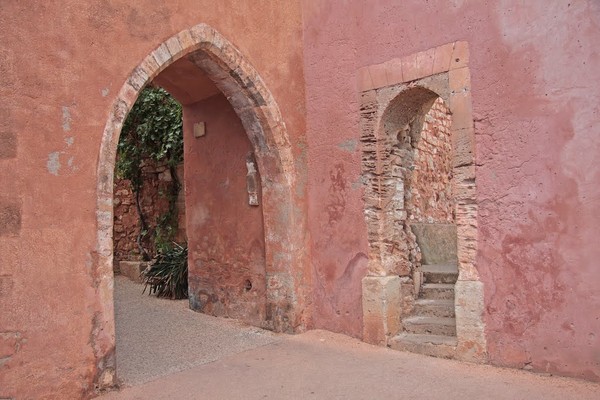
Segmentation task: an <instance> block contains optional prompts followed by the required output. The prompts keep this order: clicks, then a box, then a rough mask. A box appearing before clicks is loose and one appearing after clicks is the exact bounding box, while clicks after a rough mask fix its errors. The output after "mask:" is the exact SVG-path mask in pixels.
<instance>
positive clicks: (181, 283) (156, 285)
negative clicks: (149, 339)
mask: <svg viewBox="0 0 600 400" xmlns="http://www.w3.org/2000/svg"><path fill="white" fill-rule="evenodd" d="M187 255H188V248H187V244H184V245H179V244H177V243H173V246H171V247H170V248H168V249H165V250H163V251H161V252H160V253H159V254H158V256H157V257H156V259H155V261H153V262H152V264H150V266H149V267H148V268H147V269H146V271H144V272H143V279H144V283H145V286H144V291H143V292H142V293H144V292H146V289H148V288H149V291H148V293H149V294H155V295H156V296H157V297H166V298H169V299H173V300H174V299H187V297H188V266H187Z"/></svg>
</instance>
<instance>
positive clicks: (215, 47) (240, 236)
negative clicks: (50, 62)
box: [92, 24, 306, 387]
mask: <svg viewBox="0 0 600 400" xmlns="http://www.w3.org/2000/svg"><path fill="white" fill-rule="evenodd" d="M151 82H152V83H153V84H154V85H157V86H160V87H163V88H165V89H166V90H167V91H168V92H169V93H171V94H172V95H173V96H174V97H175V98H176V99H177V100H178V101H179V102H180V103H181V104H182V106H183V116H184V117H183V131H184V159H185V163H184V168H183V170H184V173H183V175H184V179H183V180H184V186H185V204H186V206H185V220H186V234H187V239H188V247H189V255H188V267H189V305H190V308H192V309H193V310H196V311H201V312H203V313H208V314H211V315H215V316H225V317H232V318H236V319H241V320H243V321H244V322H247V323H250V324H252V325H255V326H260V327H263V328H268V329H271V330H275V331H280V332H295V331H301V330H303V329H304V327H305V325H306V316H305V314H304V310H303V309H304V297H303V296H305V294H304V293H305V292H304V291H303V290H302V289H300V287H301V286H302V283H301V282H300V279H301V277H302V274H301V273H298V272H299V271H300V270H301V268H300V266H301V265H302V263H303V259H304V254H303V252H302V249H303V242H304V240H303V237H302V235H303V234H302V232H303V230H302V229H296V228H297V227H298V226H299V225H300V226H302V224H303V223H304V222H303V216H302V215H299V214H298V213H295V212H293V210H294V209H296V206H295V204H296V201H297V200H296V197H295V190H294V186H293V185H294V180H295V172H294V161H293V158H292V153H291V149H290V144H289V140H288V138H287V132H286V129H285V124H284V123H283V121H282V118H281V115H280V112H279V109H278V107H277V104H276V103H275V101H274V99H273V97H272V95H271V93H270V92H269V90H268V89H267V87H266V86H265V84H264V82H263V81H262V79H261V77H260V76H259V75H258V73H257V72H256V71H255V70H254V68H253V67H252V65H251V64H250V63H249V62H248V61H247V60H246V59H245V57H244V56H243V55H242V54H241V53H240V52H239V51H238V50H237V49H236V48H235V47H234V46H233V45H232V44H231V43H229V42H228V41H227V40H226V39H225V38H224V37H222V36H221V35H220V34H219V33H218V32H216V31H215V30H214V29H212V28H211V27H209V26H207V25H204V24H201V25H197V26H195V27H193V28H191V29H189V30H186V31H183V32H181V33H179V34H178V35H176V36H174V37H172V38H170V39H169V40H167V41H166V42H165V43H163V44H161V45H160V46H159V47H158V48H157V49H156V50H154V51H153V52H152V53H151V54H150V55H149V56H148V57H146V58H145V59H144V60H143V61H142V62H141V63H140V64H139V65H138V67H136V68H135V69H134V71H133V72H132V74H131V75H130V77H129V79H128V80H127V82H126V83H125V84H124V85H123V87H122V89H121V91H120V92H119V94H118V97H117V99H116V100H115V102H114V104H113V109H112V112H111V114H110V117H109V120H108V122H107V125H106V127H105V131H104V136H103V142H102V146H101V151H100V161H99V170H98V209H97V216H98V244H97V248H98V257H97V260H96V264H95V268H96V277H97V281H96V285H95V286H96V290H97V295H98V296H97V297H98V301H97V304H96V307H97V312H96V315H97V317H96V318H95V321H94V324H95V327H96V328H95V329H94V333H93V337H92V341H93V343H94V350H95V356H96V359H97V373H96V376H97V378H96V382H97V385H98V387H107V386H111V385H113V384H114V383H115V354H114V352H115V334H114V309H113V291H112V289H113V286H114V279H113V276H112V271H113V242H112V238H113V237H112V232H113V182H114V181H113V178H114V165H115V155H116V149H117V143H118V138H119V133H120V131H121V128H122V126H123V123H124V120H125V118H126V115H127V114H128V113H129V111H130V110H131V107H132V106H133V103H134V102H135V100H136V99H137V98H138V96H139V93H140V91H141V90H142V89H144V87H146V86H147V85H148V84H149V83H151ZM290 227H296V228H295V229H293V230H290Z"/></svg>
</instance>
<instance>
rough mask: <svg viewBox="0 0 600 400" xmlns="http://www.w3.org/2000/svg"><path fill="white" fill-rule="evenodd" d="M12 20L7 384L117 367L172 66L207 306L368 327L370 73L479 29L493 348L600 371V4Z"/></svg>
mask: <svg viewBox="0 0 600 400" xmlns="http://www.w3.org/2000/svg"><path fill="white" fill-rule="evenodd" d="M59 3H60V4H59ZM0 21H1V23H0V43H2V44H1V45H0V96H1V97H2V99H3V101H2V104H0V398H4V397H7V398H11V397H15V398H61V399H63V398H86V397H89V396H91V395H92V394H93V393H94V390H95V388H96V387H103V386H110V385H111V384H112V383H113V380H114V374H113V373H114V342H115V337H114V317H113V315H112V313H113V297H112V275H111V274H112V269H111V268H110V267H111V266H112V265H111V261H110V260H111V259H112V247H111V246H112V238H111V233H107V232H112V168H113V165H112V163H114V155H115V149H116V148H115V146H116V138H117V137H118V133H119V129H120V123H122V120H123V118H124V116H125V114H126V112H127V110H128V108H129V107H131V105H132V104H133V102H134V101H135V98H136V96H137V93H138V91H139V89H140V88H141V87H142V86H143V85H144V84H146V83H148V82H149V81H151V80H152V79H154V78H156V82H159V83H160V84H161V85H163V86H164V87H165V88H167V89H168V90H170V91H171V92H172V93H173V94H174V95H175V96H176V97H178V99H179V100H180V101H181V102H182V103H183V104H184V108H185V112H184V124H185V141H186V144H185V146H186V165H185V181H186V207H187V212H186V218H187V234H188V239H189V244H190V263H191V264H190V265H192V267H191V275H190V282H192V283H191V285H192V289H194V288H196V289H198V290H197V295H198V298H200V297H201V296H205V297H203V299H204V300H203V301H200V303H197V304H196V305H198V304H200V306H198V307H196V308H198V309H203V310H204V311H205V312H209V313H214V314H216V315H229V316H232V317H236V318H240V319H243V320H246V321H248V322H250V323H253V324H255V325H261V326H266V327H269V328H272V329H275V330H279V331H286V332H299V331H302V330H306V329H311V328H323V329H329V330H332V331H336V332H342V333H345V334H348V335H351V336H355V337H359V338H362V336H363V308H362V301H363V298H362V292H361V290H362V289H361V288H362V284H361V282H362V280H363V278H365V276H367V273H368V265H369V237H368V231H367V223H366V219H365V215H364V211H365V205H364V197H363V196H364V193H365V189H364V184H365V183H364V182H363V179H362V178H363V176H362V174H363V171H362V167H361V155H362V144H361V141H360V135H361V129H360V117H361V98H360V95H361V94H360V93H361V92H362V91H363V90H362V89H364V88H362V89H361V81H360V78H361V76H362V75H361V72H360V71H364V67H369V66H373V65H378V64H381V63H386V62H389V61H390V60H394V59H404V58H406V57H408V58H410V57H412V56H413V55H415V54H417V53H418V54H421V55H427V54H429V53H427V51H428V50H429V49H434V48H440V46H443V45H446V44H449V43H458V42H457V41H460V43H466V44H468V47H467V46H465V47H461V49H462V48H464V49H467V48H468V53H464V54H461V55H460V57H457V59H458V58H461V62H467V61H468V71H469V73H470V75H469V74H466V75H463V76H462V79H464V80H468V82H466V81H465V82H462V83H461V86H460V87H461V88H468V92H469V96H470V99H471V101H470V102H469V103H465V104H464V105H463V106H464V107H466V108H468V112H465V113H458V112H455V113H454V115H453V117H454V118H457V115H469V116H471V117H470V118H471V119H470V120H468V121H459V122H460V123H461V124H465V126H466V127H471V126H472V127H474V144H475V148H474V160H475V164H474V165H475V167H474V171H475V177H474V178H473V179H474V180H473V182H474V184H473V185H472V186H471V187H472V189H473V190H474V192H473V193H474V194H473V195H474V199H475V200H474V201H473V203H474V206H476V208H477V214H476V224H473V226H474V227H475V226H476V229H475V228H473V229H474V231H475V232H476V245H477V246H476V253H475V254H474V260H475V261H474V270H473V271H472V276H471V277H472V278H473V279H475V280H476V281H477V282H480V283H481V287H482V288H483V304H482V307H481V312H479V314H478V315H477V323H476V325H477V329H481V332H483V333H484V339H485V340H484V341H483V342H484V343H485V348H484V349H483V353H482V354H483V358H479V359H478V360H479V361H483V362H489V363H491V364H493V365H501V366H509V367H514V368H527V369H533V370H534V371H539V372H551V373H556V374H560V375H566V376H574V377H580V378H584V379H589V380H596V381H597V380H600V313H599V312H598V310H599V309H600V291H599V290H598V286H599V285H600V270H599V269H598V267H597V260H598V259H600V246H598V237H600V228H599V227H600V217H599V216H598V213H597V210H596V209H597V206H596V204H597V202H598V199H600V164H599V163H598V161H597V155H598V154H600V112H599V109H598V106H597V101H596V97H597V96H598V94H599V93H600V69H599V68H598V65H600V54H599V53H598V51H597V43H598V41H599V40H600V28H599V27H600V6H599V5H598V3H597V2H595V1H593V0H582V1H577V2H576V1H572V2H566V1H564V2H563V1H555V2H547V1H541V0H540V1H528V2H521V1H516V0H503V1H499V2H490V3H484V2H467V1H462V0H453V1H442V0H436V1H429V2H422V1H404V2H398V1H394V0H380V1H377V2H370V1H369V2H367V1H359V0H349V1H346V2H343V4H341V3H340V4H338V3H337V2H331V1H300V2H268V1H260V2H245V1H236V0H229V1H223V2H217V3H215V2H211V1H201V2H198V1H191V0H185V1H180V2H177V4H171V3H169V2H164V3H161V4H158V3H156V2H151V1H144V0H135V1H127V2H126V1H121V0H115V1H111V2H101V1H97V2H96V1H94V2H87V3H85V4H84V3H83V2H79V1H75V0H72V1H71V0H64V1H62V2H57V3H51V2H40V3H39V4H37V3H36V4H25V3H23V2H18V1H9V2H6V3H5V4H3V5H2V7H0ZM434 53H435V52H434ZM434 53H431V54H434ZM415 57H416V56H415ZM419 57H421V56H419ZM177 60H184V61H181V62H179V63H178V62H177ZM419 62H420V61H419V60H418V59H415V63H416V64H415V65H417V66H418V65H419ZM457 62H458V61H457ZM386 65H387V64H386ZM163 71H164V72H163ZM198 71H202V72H201V73H199V72H198ZM404 71H408V70H406V69H405V70H404ZM192 78H193V79H192ZM372 78H373V79H375V78H377V77H375V76H372ZM161 79H162V81H161ZM453 79H455V80H454V81H453V82H458V80H457V79H458V78H457V77H456V76H455V77H454V78H453ZM213 82H214V83H213ZM451 86H452V85H451ZM465 90H467V89H465ZM227 100H229V103H230V104H228V103H227ZM451 108H452V107H451ZM455 110H456V108H455ZM198 122H204V123H205V128H206V131H205V133H206V135H205V136H203V137H194V124H195V123H198ZM454 123H457V121H456V120H454ZM465 129H466V128H465ZM468 129H470V128H468ZM244 134H246V136H244ZM250 152H253V153H254V157H255V161H256V166H257V169H258V172H259V174H258V175H257V178H258V180H259V185H258V187H257V194H258V200H259V205H258V206H252V205H250V204H248V198H249V191H251V190H250V189H251V188H250V186H251V185H250V186H249V184H248V179H247V174H248V169H247V166H246V161H247V155H248V153H250ZM469 182H471V181H469ZM203 207H204V208H203ZM459 236H460V234H459ZM459 239H460V238H459ZM211 251H213V252H216V253H215V254H209V253H210V252H211ZM210 260H213V261H215V263H216V264H219V265H221V266H220V267H219V266H216V267H215V268H214V269H210V268H209V269H204V270H200V269H198V270H194V268H196V267H195V266H196V265H197V266H198V268H200V266H203V265H206V263H207V262H208V261H210ZM196 262H197V264H196ZM216 264H215V265H216ZM222 265H234V266H236V268H234V269H233V271H235V273H233V274H231V275H228V276H226V277H223V276H222V275H220V274H223V271H224V269H223V268H222ZM462 273H463V272H462V270H461V274H462ZM203 274H204V275H203ZM460 280H461V278H460V277H459V281H460ZM247 281H249V282H250V286H251V288H248V283H247ZM222 282H228V284H230V285H231V286H230V287H228V291H229V293H233V295H231V296H230V297H223V296H219V295H218V294H216V293H209V292H210V290H214V291H215V292H216V291H218V290H220V289H222V288H223V286H222V284H221V283H222ZM220 285H221V286H220ZM206 287H208V288H209V289H210V290H209V292H207V291H206V290H204V289H205V288H206ZM203 288H204V289H203ZM192 291H193V290H192ZM210 298H212V299H214V300H215V301H214V302H213V303H211V302H210V301H207V299H210ZM462 307H465V308H468V307H469V304H463V305H462ZM457 316H458V315H457ZM478 343H482V342H478ZM117 374H118V370H117Z"/></svg>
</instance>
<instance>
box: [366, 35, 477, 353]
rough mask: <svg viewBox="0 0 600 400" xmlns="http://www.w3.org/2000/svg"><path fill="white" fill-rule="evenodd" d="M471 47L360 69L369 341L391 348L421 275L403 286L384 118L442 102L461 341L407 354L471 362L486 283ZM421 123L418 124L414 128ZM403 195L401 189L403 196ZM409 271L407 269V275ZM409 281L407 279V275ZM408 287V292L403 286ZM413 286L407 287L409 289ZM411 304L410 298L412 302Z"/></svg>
mask: <svg viewBox="0 0 600 400" xmlns="http://www.w3.org/2000/svg"><path fill="white" fill-rule="evenodd" d="M468 62H469V48H468V44H467V43H466V42H453V43H448V44H446V45H443V46H439V47H435V48H432V49H429V50H425V51H423V52H420V53H417V54H412V55H408V56H406V57H403V58H396V59H392V60H389V61H387V62H385V63H382V64H376V65H371V66H367V67H364V68H361V69H359V70H358V71H357V78H358V79H357V80H358V82H357V83H358V90H359V96H360V100H361V127H360V129H361V141H362V144H363V155H362V170H363V180H364V182H365V217H366V222H367V230H368V235H369V236H368V237H369V267H368V275H367V276H366V277H365V278H364V279H363V292H362V294H363V320H364V326H363V336H364V340H365V341H368V342H371V343H375V344H380V345H388V346H390V347H394V343H395V339H394V338H395V337H397V335H398V333H399V332H401V331H402V329H403V326H402V321H401V316H402V315H406V314H407V310H406V308H410V307H412V306H411V305H410V304H408V305H407V302H406V296H407V293H408V296H409V297H411V296H413V295H412V294H411V293H410V292H411V291H412V290H413V289H411V288H412V287H414V286H418V285H415V282H414V281H416V280H417V279H418V277H414V278H413V279H408V280H403V279H402V278H401V275H402V274H403V272H402V271H398V270H397V268H398V264H399V263H400V265H402V263H403V262H404V264H410V262H406V260H405V258H406V257H397V256H396V254H395V251H394V250H395V248H394V246H395V245H396V244H397V243H398V241H399V240H400V241H402V240H403V238H400V239H399V238H398V236H399V235H398V234H397V233H398V229H397V221H396V218H395V214H396V213H397V212H398V211H399V210H398V209H397V207H395V205H396V204H397V203H398V202H397V200H398V199H396V198H395V197H394V196H395V194H396V193H397V192H398V191H397V190H396V186H395V184H396V181H397V179H394V173H393V167H394V165H393V162H392V159H393V157H392V156H393V154H392V152H393V147H394V142H396V141H397V138H396V137H395V135H394V136H390V135H387V134H386V132H385V131H386V130H385V129H382V125H381V124H384V123H385V120H386V115H387V116H389V115H390V113H391V114H393V115H392V118H391V120H392V121H394V124H396V125H398V126H397V127H396V128H400V127H401V126H402V125H404V124H406V122H408V121H409V120H411V119H413V118H418V116H419V115H420V114H422V113H421V111H422V107H423V106H424V105H426V104H428V103H429V102H431V101H433V100H434V99H435V98H437V97H440V98H441V99H442V100H443V101H444V102H445V103H446V104H447V105H448V106H449V111H450V112H451V114H452V117H451V128H450V134H451V138H452V139H451V142H452V160H451V162H452V174H453V178H452V191H453V196H454V203H455V205H454V212H455V225H456V227H455V229H456V258H457V264H458V265H457V267H458V268H457V269H458V271H457V272H458V280H457V281H456V283H455V284H454V288H453V289H452V290H453V292H454V312H455V318H456V321H455V325H456V337H457V340H456V341H455V342H454V343H453V344H452V345H450V346H449V348H448V349H446V350H447V351H446V350H444V351H443V352H440V351H438V350H439V349H438V347H437V344H432V343H430V342H425V343H418V344H417V345H414V346H412V345H411V346H410V347H406V346H405V347H402V348H403V349H407V350H412V351H416V352H420V353H425V354H430V355H441V356H444V357H454V358H459V359H462V360H468V361H473V362H484V361H485V360H486V357H487V354H486V340H485V334H484V330H485V328H484V323H483V283H482V282H481V280H480V278H479V273H478V271H477V268H476V265H475V254H476V252H477V198H476V191H475V189H476V179H475V178H476V177H475V158H474V150H475V139H474V127H473V115H472V109H471V83H470V72H469V66H468ZM417 125H418V124H417ZM400 192H402V191H400ZM407 270H408V271H410V268H408V269H407ZM404 273H405V276H408V275H409V274H408V273H406V271H404ZM403 285H404V287H403ZM406 285H408V287H407V286H406ZM408 303H410V299H409V302H408Z"/></svg>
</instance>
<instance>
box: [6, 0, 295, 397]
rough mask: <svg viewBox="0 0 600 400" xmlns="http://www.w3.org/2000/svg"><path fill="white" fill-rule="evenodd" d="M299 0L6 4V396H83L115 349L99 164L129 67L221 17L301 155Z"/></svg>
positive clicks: (221, 26) (218, 24) (219, 26)
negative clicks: (103, 271) (104, 271)
mask: <svg viewBox="0 0 600 400" xmlns="http://www.w3.org/2000/svg"><path fill="white" fill-rule="evenodd" d="M300 11H301V10H300V6H299V4H296V3H293V2H289V3H288V2H286V3H279V2H277V3H274V2H270V1H256V2H251V3H249V2H245V1H222V2H217V3H215V2H213V1H196V0H194V1H191V0H184V1H178V2H156V1H151V0H139V1H133V2H132V1H121V0H107V1H90V2H80V1H75V0H73V1H71V0H63V1H57V2H22V1H16V0H9V1H3V2H2V6H1V7H0V43H2V44H1V45H0V71H1V73H0V97H1V98H2V99H4V100H3V101H2V102H1V104H0V121H1V126H0V144H1V145H0V148H2V150H1V151H0V182H1V184H0V223H1V225H0V226H1V228H0V304H1V306H0V307H1V312H0V343H1V345H0V348H2V355H0V357H1V358H2V361H1V364H2V365H1V366H0V397H7V398H11V397H16V398H57V399H76V398H80V397H83V396H86V395H87V394H89V393H91V392H93V390H94V382H95V381H96V380H97V375H98V373H99V369H100V368H101V367H102V365H99V363H101V362H102V360H101V359H99V358H98V355H99V354H104V355H106V357H107V360H108V359H109V358H110V357H111V354H110V353H111V348H110V345H109V344H110V342H111V340H112V341H113V342H114V336H112V335H114V333H113V332H112V327H111V326H110V325H106V324H105V323H104V322H103V319H102V316H100V315H99V314H98V310H101V309H109V308H111V307H112V304H110V302H111V301H112V292H110V290H111V289H112V288H111V287H108V286H107V287H106V288H104V289H102V290H103V291H102V292H101V296H100V297H99V296H98V292H97V290H98V287H99V286H98V285H99V284H98V282H99V280H101V279H103V277H100V276H97V275H96V274H95V271H97V268H96V265H97V264H98V257H99V255H98V253H97V247H96V246H97V226H96V224H97V218H96V214H95V210H96V202H97V187H98V177H97V171H98V160H99V154H100V143H101V140H102V135H103V131H104V128H105V126H106V124H107V118H108V116H109V115H110V113H111V112H112V109H111V107H112V103H113V101H114V100H115V98H116V95H117V93H118V91H119V89H120V88H121V87H122V85H123V84H124V82H125V80H126V79H127V77H128V76H129V75H130V74H131V73H132V70H133V69H134V67H136V66H137V65H138V64H139V63H140V62H141V61H142V60H143V59H144V57H146V56H147V55H148V54H150V52H152V51H153V50H154V49H155V48H157V47H158V46H159V45H160V44H161V43H162V42H164V41H165V40H166V39H168V38H169V37H171V36H172V35H174V34H176V33H178V32H180V31H182V30H184V29H187V28H190V27H192V26H194V25H197V24H199V23H207V24H209V25H211V26H213V27H214V28H215V29H216V30H217V31H219V32H220V33H221V34H222V35H223V36H224V37H226V38H227V39H228V40H229V41H231V42H232V43H233V44H234V45H235V46H236V47H237V48H238V49H239V50H240V51H241V53H242V54H243V55H244V56H245V57H246V59H247V60H249V62H250V63H251V64H252V65H253V67H254V68H255V69H256V70H257V71H258V72H259V74H260V75H261V77H262V79H263V81H264V82H265V85H266V87H268V88H269V90H270V92H271V93H272V94H273V96H274V98H275V100H276V101H277V104H278V106H279V110H280V111H281V114H282V118H283V122H284V123H285V126H286V128H287V132H288V135H289V136H290V137H292V138H293V141H294V143H295V144H296V143H297V144H298V145H297V146H295V147H294V148H293V151H294V155H295V156H296V155H300V154H301V151H302V149H303V147H302V145H301V143H303V142H304V139H303V138H302V136H303V135H304V132H305V126H304V99H305V96H304V80H303V66H302V47H301V46H302V40H301V37H302V32H301V20H300V18H301V12H300ZM224 16H226V18H224ZM4 144H6V147H5V146H4ZM298 167H299V168H302V167H303V165H302V163H301V162H300V163H299V164H298ZM298 179H305V178H303V177H302V176H300V177H299V178H298ZM297 193H298V195H299V196H304V189H303V188H298V190H297ZM297 213H298V216H299V217H300V218H302V215H304V211H303V209H302V208H301V207H300V208H299V209H298V210H297ZM299 223H300V222H299ZM300 225H301V223H300ZM299 274H301V271H299ZM102 299H104V300H102ZM104 303H106V304H104ZM99 335H103V337H104V338H105V341H104V343H105V344H106V346H107V347H105V348H103V349H100V350H99V349H97V348H96V347H95V346H94V338H95V337H98V336H99ZM111 337H112V339H111ZM5 349H8V350H9V351H8V350H7V351H5Z"/></svg>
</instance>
